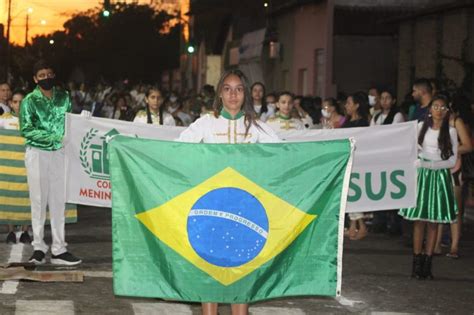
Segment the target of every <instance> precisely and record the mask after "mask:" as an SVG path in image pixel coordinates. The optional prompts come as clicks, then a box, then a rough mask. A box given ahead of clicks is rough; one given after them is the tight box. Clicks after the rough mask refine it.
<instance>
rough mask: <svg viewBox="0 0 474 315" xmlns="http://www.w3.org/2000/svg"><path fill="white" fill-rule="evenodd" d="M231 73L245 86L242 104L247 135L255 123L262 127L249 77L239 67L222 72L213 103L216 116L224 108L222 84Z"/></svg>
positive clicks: (256, 125)
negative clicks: (258, 120)
mask: <svg viewBox="0 0 474 315" xmlns="http://www.w3.org/2000/svg"><path fill="white" fill-rule="evenodd" d="M231 75H235V76H237V77H238V78H239V79H240V81H241V82H242V85H243V87H244V103H243V104H242V108H241V111H243V112H244V117H245V118H244V124H245V137H247V135H248V132H249V129H250V126H252V125H254V126H255V127H257V128H259V129H261V127H260V125H259V124H258V122H257V113H256V112H255V110H254V109H253V100H252V95H251V92H250V89H249V83H248V80H247V77H246V76H245V74H244V73H243V72H242V71H240V70H239V69H231V70H227V71H225V72H224V73H223V74H222V76H221V78H220V79H219V82H218V83H217V89H216V96H215V98H214V103H213V104H212V109H213V111H214V117H216V118H218V117H219V115H220V112H221V110H222V108H223V107H224V104H223V103H222V99H221V97H220V95H221V93H222V86H223V85H224V81H225V79H226V78H227V77H228V76H231Z"/></svg>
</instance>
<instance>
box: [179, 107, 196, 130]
mask: <svg viewBox="0 0 474 315" xmlns="http://www.w3.org/2000/svg"><path fill="white" fill-rule="evenodd" d="M176 116H178V118H179V119H181V121H182V122H183V126H185V127H187V126H189V125H191V123H192V122H193V117H192V116H191V115H189V114H188V113H185V112H181V111H180V112H178V114H176Z"/></svg>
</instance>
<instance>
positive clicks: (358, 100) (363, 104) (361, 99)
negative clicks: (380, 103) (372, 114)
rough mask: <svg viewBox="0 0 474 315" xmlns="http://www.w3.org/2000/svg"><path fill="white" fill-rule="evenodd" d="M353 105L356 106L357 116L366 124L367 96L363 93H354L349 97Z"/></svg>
mask: <svg viewBox="0 0 474 315" xmlns="http://www.w3.org/2000/svg"><path fill="white" fill-rule="evenodd" d="M349 97H351V98H352V101H353V102H354V104H358V105H359V107H358V108H357V114H359V116H360V117H361V118H362V119H363V120H364V121H366V122H368V121H369V96H368V95H367V93H365V92H356V93H354V94H351V95H349Z"/></svg>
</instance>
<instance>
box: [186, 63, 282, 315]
mask: <svg viewBox="0 0 474 315" xmlns="http://www.w3.org/2000/svg"><path fill="white" fill-rule="evenodd" d="M213 110H214V112H213V113H212V114H206V115H204V116H203V117H201V118H199V119H198V120H196V121H195V122H194V123H193V124H191V125H190V126H189V127H188V128H187V129H186V130H184V131H183V132H182V133H181V135H180V137H179V139H178V141H182V142H204V143H256V142H260V143H262V142H263V143H266V142H278V141H279V139H278V136H277V135H276V134H275V133H274V132H273V130H272V129H271V128H270V127H269V126H267V125H266V124H265V123H263V122H261V121H258V120H257V113H256V112H255V110H254V109H253V104H252V98H251V96H250V90H249V88H248V83H247V78H246V77H245V75H244V74H243V73H242V72H241V71H240V70H229V71H227V72H225V73H224V74H223V75H222V77H221V79H220V80H219V83H218V85H217V93H216V98H215V99H214V104H213ZM217 307H218V304H217V303H202V311H203V314H205V315H211V314H217ZM247 313H248V304H232V314H234V315H236V314H239V315H241V314H242V315H243V314H247Z"/></svg>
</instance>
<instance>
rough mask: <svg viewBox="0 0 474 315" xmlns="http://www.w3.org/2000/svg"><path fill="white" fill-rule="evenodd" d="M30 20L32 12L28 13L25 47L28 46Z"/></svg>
mask: <svg viewBox="0 0 474 315" xmlns="http://www.w3.org/2000/svg"><path fill="white" fill-rule="evenodd" d="M29 22H30V13H29V12H27V13H26V26H25V47H26V46H28V29H29V25H30V24H29Z"/></svg>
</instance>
